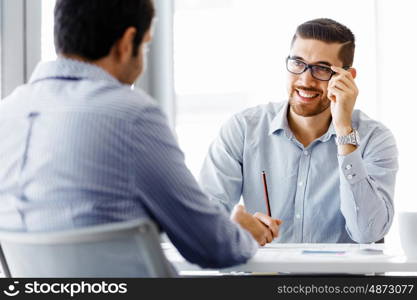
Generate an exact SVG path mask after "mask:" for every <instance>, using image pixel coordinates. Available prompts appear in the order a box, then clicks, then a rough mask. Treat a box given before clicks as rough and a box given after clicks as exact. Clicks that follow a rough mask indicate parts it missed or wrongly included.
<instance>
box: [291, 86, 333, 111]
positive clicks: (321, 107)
mask: <svg viewBox="0 0 417 300" xmlns="http://www.w3.org/2000/svg"><path fill="white" fill-rule="evenodd" d="M294 93H296V91H294V92H293V94H294ZM293 94H292V95H293ZM292 95H291V96H290V99H289V101H288V102H289V105H290V108H291V110H292V111H293V112H294V113H295V114H297V115H299V116H302V117H313V116H316V115H319V114H321V113H322V112H324V111H325V110H327V109H328V108H329V107H330V99H329V98H327V97H326V96H324V97H322V98H321V99H320V100H319V101H318V102H317V103H316V105H314V107H312V106H311V105H308V104H300V103H299V102H297V101H295V100H294V99H293V96H292Z"/></svg>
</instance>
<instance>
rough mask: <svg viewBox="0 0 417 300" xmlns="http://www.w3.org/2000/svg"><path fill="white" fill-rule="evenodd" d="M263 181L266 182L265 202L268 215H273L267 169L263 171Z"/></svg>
mask: <svg viewBox="0 0 417 300" xmlns="http://www.w3.org/2000/svg"><path fill="white" fill-rule="evenodd" d="M262 182H263V184H264V194H265V202H266V209H267V212H268V216H269V217H270V216H271V206H270V204H269V195H268V185H267V183H266V174H265V171H262Z"/></svg>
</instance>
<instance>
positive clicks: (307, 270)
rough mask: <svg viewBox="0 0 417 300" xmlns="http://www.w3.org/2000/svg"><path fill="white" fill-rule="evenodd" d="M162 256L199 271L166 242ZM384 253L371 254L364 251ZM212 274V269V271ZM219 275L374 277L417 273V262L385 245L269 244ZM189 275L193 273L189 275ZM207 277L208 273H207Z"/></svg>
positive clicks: (180, 268)
mask: <svg viewBox="0 0 417 300" xmlns="http://www.w3.org/2000/svg"><path fill="white" fill-rule="evenodd" d="M162 247H163V249H164V252H165V255H166V256H167V258H168V260H170V261H171V263H173V264H174V266H175V267H176V268H177V270H178V271H179V272H180V274H187V272H189V271H192V272H193V271H194V272H195V271H202V270H203V269H201V268H200V267H198V266H197V265H194V264H191V263H189V262H187V261H186V260H185V259H184V258H183V257H182V256H181V255H180V254H179V252H178V251H177V250H176V249H175V247H173V246H172V244H169V243H163V244H162ZM367 248H368V249H375V250H383V252H379V253H378V252H376V254H375V253H374V252H371V253H374V254H369V251H364V249H367ZM303 250H315V251H317V250H318V251H344V253H342V254H341V253H339V254H337V253H327V254H326V253H319V254H304V253H303ZM206 271H207V270H206ZM213 271H214V270H213ZM218 271H219V272H218V273H219V274H222V273H230V272H232V273H234V272H250V273H275V274H276V273H292V274H375V273H387V272H401V273H404V272H417V260H413V261H410V260H407V258H406V257H405V256H404V255H402V253H392V252H390V250H389V249H385V248H384V244H373V245H358V244H269V245H267V246H265V247H262V248H260V249H259V250H258V252H257V253H256V255H255V256H254V257H253V258H252V259H250V260H249V261H248V262H247V263H246V264H243V265H239V266H235V267H231V268H226V269H221V270H218ZM191 274H192V273H191ZM207 274H208V275H210V273H209V272H208V273H207Z"/></svg>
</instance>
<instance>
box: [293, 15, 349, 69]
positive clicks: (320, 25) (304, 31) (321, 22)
mask: <svg viewBox="0 0 417 300" xmlns="http://www.w3.org/2000/svg"><path fill="white" fill-rule="evenodd" d="M297 37H300V38H303V39H313V40H319V41H322V42H326V43H341V44H343V46H342V48H341V49H340V52H339V58H340V60H341V61H342V62H343V66H344V67H345V66H346V67H351V66H352V64H353V58H354V56H355V36H354V35H353V33H352V31H350V29H349V28H347V27H346V26H345V25H342V24H340V23H338V22H336V21H334V20H332V19H324V18H323V19H314V20H311V21H308V22H305V23H303V24H301V25H299V26H298V27H297V30H296V32H295V34H294V37H293V39H292V43H291V46H292V45H293V44H294V42H295V40H296V39H297Z"/></svg>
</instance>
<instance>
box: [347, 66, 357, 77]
mask: <svg viewBox="0 0 417 300" xmlns="http://www.w3.org/2000/svg"><path fill="white" fill-rule="evenodd" d="M348 72H349V73H350V74H352V77H353V79H355V78H356V69H355V68H350V69H349V70H348Z"/></svg>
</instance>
